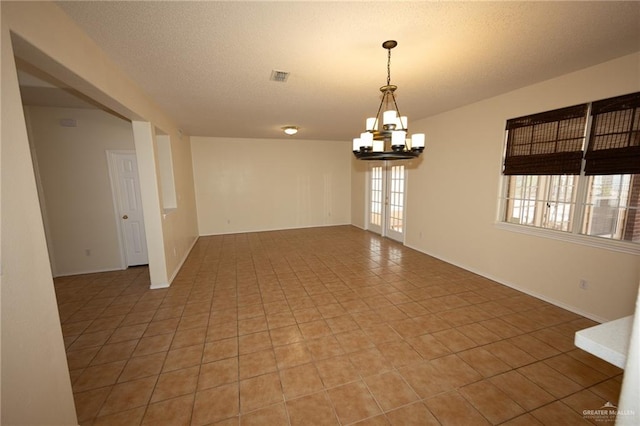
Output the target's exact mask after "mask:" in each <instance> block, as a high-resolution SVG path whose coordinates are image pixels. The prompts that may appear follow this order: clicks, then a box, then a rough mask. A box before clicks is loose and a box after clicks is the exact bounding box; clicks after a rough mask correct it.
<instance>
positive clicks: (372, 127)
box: [367, 117, 378, 132]
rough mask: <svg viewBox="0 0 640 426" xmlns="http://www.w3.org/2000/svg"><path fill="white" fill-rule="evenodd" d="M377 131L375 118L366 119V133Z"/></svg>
mask: <svg viewBox="0 0 640 426" xmlns="http://www.w3.org/2000/svg"><path fill="white" fill-rule="evenodd" d="M374 130H378V119H377V118H376V117H370V118H367V131H368V132H371V131H374Z"/></svg>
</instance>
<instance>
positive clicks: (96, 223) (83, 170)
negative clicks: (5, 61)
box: [25, 106, 134, 275]
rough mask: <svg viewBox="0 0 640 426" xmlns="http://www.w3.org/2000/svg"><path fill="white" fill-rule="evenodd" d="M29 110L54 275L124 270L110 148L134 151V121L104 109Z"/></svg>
mask: <svg viewBox="0 0 640 426" xmlns="http://www.w3.org/2000/svg"><path fill="white" fill-rule="evenodd" d="M25 113H26V115H27V122H28V123H29V130H30V138H31V142H32V144H33V145H34V146H35V149H36V156H37V162H38V170H39V174H40V180H41V185H42V189H43V194H42V195H43V196H44V203H45V206H46V216H47V217H46V218H44V219H45V221H46V223H47V225H48V234H49V235H48V238H49V239H50V245H49V247H50V248H51V249H52V250H53V253H52V258H53V270H54V275H73V274H80V273H89V272H99V271H108V270H116V269H122V266H123V265H122V260H121V259H122V257H121V253H120V245H119V240H118V229H117V224H116V217H115V213H114V206H113V196H112V193H111V184H110V182H109V170H108V167H107V156H106V153H105V152H106V150H110V149H111V150H131V151H133V149H134V145H133V132H132V129H131V123H130V122H129V121H126V120H123V119H122V118H119V117H116V116H114V115H112V114H109V113H107V112H104V111H102V110H98V109H71V108H49V107H34V106H28V107H26V108H25ZM61 119H75V120H76V123H77V126H76V127H63V126H61V125H60V123H59V121H60V120H61ZM41 201H42V200H41ZM85 250H90V255H87V254H86V252H85Z"/></svg>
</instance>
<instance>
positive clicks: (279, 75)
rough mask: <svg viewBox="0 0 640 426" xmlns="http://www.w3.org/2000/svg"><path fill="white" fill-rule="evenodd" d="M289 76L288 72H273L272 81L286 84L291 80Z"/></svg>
mask: <svg viewBox="0 0 640 426" xmlns="http://www.w3.org/2000/svg"><path fill="white" fill-rule="evenodd" d="M289 74H290V73H288V72H286V71H278V70H273V71H271V81H277V82H280V83H286V82H287V80H288V79H289Z"/></svg>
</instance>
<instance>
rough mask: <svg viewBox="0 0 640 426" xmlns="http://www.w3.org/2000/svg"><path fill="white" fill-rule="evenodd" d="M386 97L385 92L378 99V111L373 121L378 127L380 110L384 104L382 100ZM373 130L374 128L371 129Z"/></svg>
mask: <svg viewBox="0 0 640 426" xmlns="http://www.w3.org/2000/svg"><path fill="white" fill-rule="evenodd" d="M386 97H387V94H386V92H385V93H384V94H383V95H382V99H381V100H380V106H379V107H378V112H377V113H376V117H375V120H376V121H375V123H374V125H375V126H377V127H378V128H379V127H380V111H382V105H384V100H385V98H386ZM373 130H374V131H375V129H373Z"/></svg>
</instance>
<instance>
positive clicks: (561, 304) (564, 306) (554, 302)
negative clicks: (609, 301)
mask: <svg viewBox="0 0 640 426" xmlns="http://www.w3.org/2000/svg"><path fill="white" fill-rule="evenodd" d="M406 247H408V248H410V249H412V250H415V251H418V252H420V253H424V254H426V255H427V256H431V257H433V258H436V259H438V260H442V261H443V262H447V263H449V264H451V265H454V266H457V267H459V268H462V269H464V270H466V271H469V272H473V273H474V274H477V275H480V276H481V277H484V278H487V279H490V280H491V281H495V282H497V283H498V284H502V285H504V286H507V287H509V288H512V289H514V290H518V291H520V292H522V293H525V294H528V295H529V296H532V297H535V298H536V299H540V300H543V301H545V302H548V303H551V304H552V305H555V306H557V307H559V308H562V309H565V310H567V311H569V312H573V313H574V314H578V315H580V316H583V317H585V318H589V319H590V320H593V321H596V322H598V323H604V322H607V321H609V319H606V318H602V317H600V316H597V315H593V314H592V313H590V312H585V311H583V310H582V309H579V308H577V307H575V306H573V305H569V304H566V303H564V302H561V301H559V300H556V299H553V298H551V297H547V296H545V295H542V294H539V293H536V292H534V291H531V290H529V289H527V288H524V287H522V286H519V285H517V284H514V283H511V282H507V281H504V280H502V279H500V278H497V277H494V276H492V275H489V274H487V273H485V272H483V271H478V270H476V269H475V268H470V267H468V266H466V265H463V264H460V263H458V262H453V261H451V260H449V259H446V258H443V257H441V256H437V255H434V254H432V253H427V252H426V251H423V250H420V249H418V248H416V247H413V246H411V245H408V244H407V245H406Z"/></svg>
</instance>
